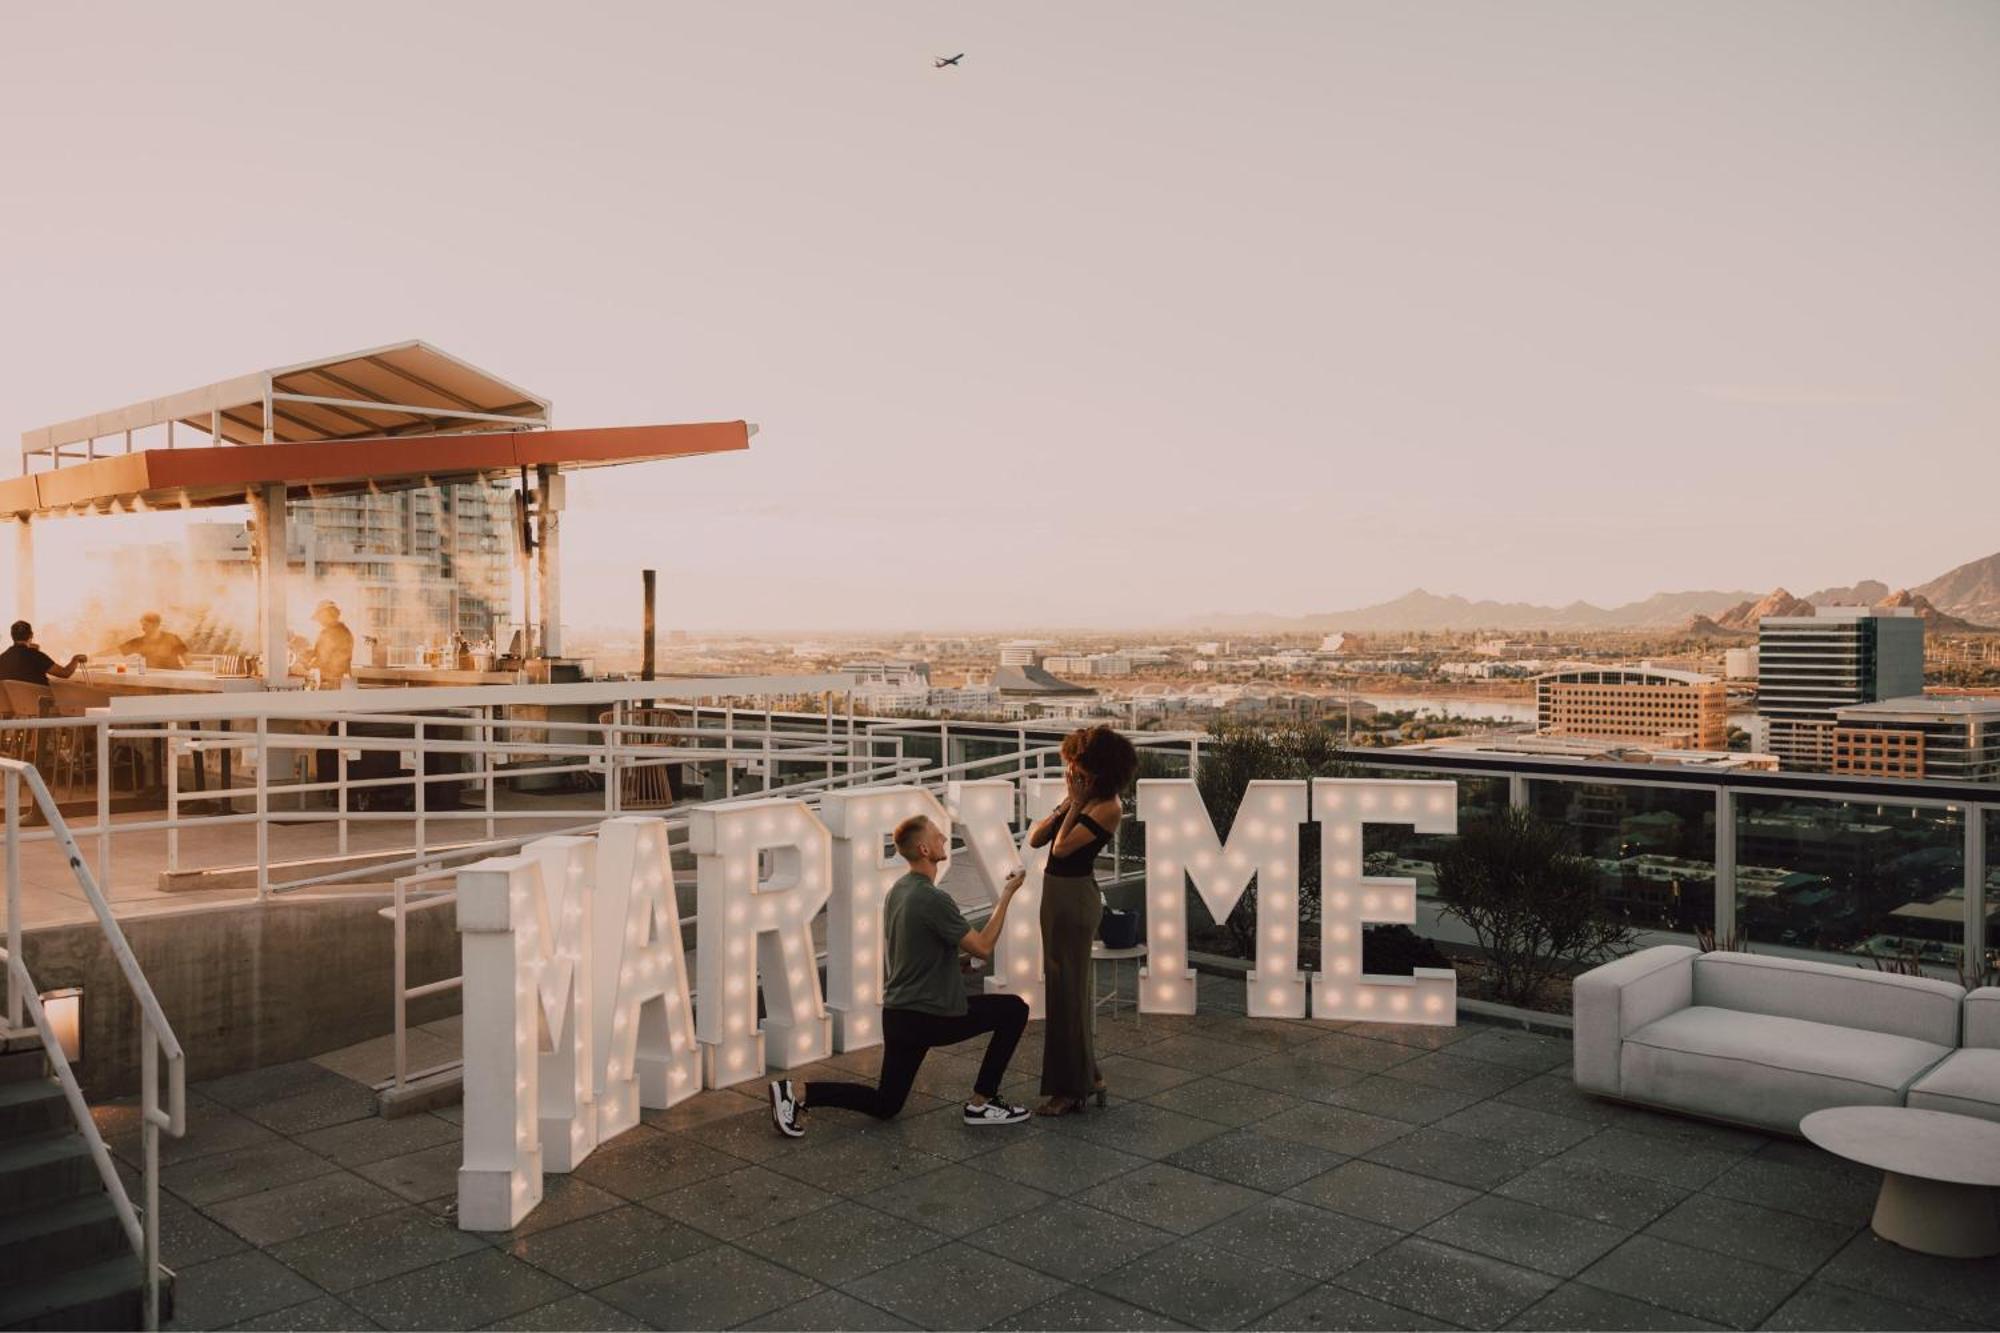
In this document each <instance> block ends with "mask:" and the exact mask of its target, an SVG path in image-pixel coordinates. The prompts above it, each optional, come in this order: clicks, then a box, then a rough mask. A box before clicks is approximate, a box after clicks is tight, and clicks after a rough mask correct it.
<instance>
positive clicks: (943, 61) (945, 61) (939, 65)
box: [931, 51, 965, 69]
mask: <svg viewBox="0 0 2000 1333" xmlns="http://www.w3.org/2000/svg"><path fill="white" fill-rule="evenodd" d="M963 59H965V52H963V51H960V52H959V53H958V54H957V55H955V56H939V57H938V58H937V59H936V60H933V61H931V68H932V69H943V68H944V67H945V66H946V65H956V64H957V63H958V62H959V61H961V60H963Z"/></svg>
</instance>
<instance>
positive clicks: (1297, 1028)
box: [1202, 1016, 1330, 1051]
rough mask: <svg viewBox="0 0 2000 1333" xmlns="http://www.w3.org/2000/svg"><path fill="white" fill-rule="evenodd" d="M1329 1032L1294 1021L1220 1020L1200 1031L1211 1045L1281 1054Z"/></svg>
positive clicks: (1269, 1019)
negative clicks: (1243, 1047)
mask: <svg viewBox="0 0 2000 1333" xmlns="http://www.w3.org/2000/svg"><path fill="white" fill-rule="evenodd" d="M1328 1031H1330V1029H1323V1028H1319V1027H1315V1026H1313V1025H1312V1024H1311V1023H1309V1022H1305V1021H1302V1020H1299V1019H1295V1018H1236V1017H1234V1016H1231V1017H1227V1018H1222V1019H1220V1020H1218V1021H1217V1022H1215V1023H1212V1024H1210V1025H1209V1026H1208V1027H1206V1028H1204V1029H1203V1030H1202V1035H1203V1036H1205V1037H1207V1038H1209V1039H1210V1040H1211V1041H1223V1042H1229V1043H1231V1044H1232V1045H1238V1046H1254V1047H1256V1048H1257V1049H1259V1050H1264V1051H1282V1050H1285V1049H1286V1048H1288V1047H1292V1046H1302V1045H1304V1044H1305V1043H1306V1042H1309V1041H1318V1040H1319V1039H1320V1038H1321V1037H1324V1036H1326V1035H1327V1033H1328Z"/></svg>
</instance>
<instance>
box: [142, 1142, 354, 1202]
mask: <svg viewBox="0 0 2000 1333" xmlns="http://www.w3.org/2000/svg"><path fill="white" fill-rule="evenodd" d="M336 1169H337V1168H336V1167H335V1166H334V1164H333V1163H332V1162H329V1161H327V1160H326V1158H324V1157H321V1156H320V1155H319V1154H318V1153H314V1152H307V1151H306V1150H305V1149H304V1148H301V1147H299V1146H298V1145H297V1144H295V1143H290V1142H287V1141H285V1140H283V1139H274V1140H272V1141H271V1142H269V1143H261V1144H258V1145H256V1146H255V1147H250V1148H242V1149H238V1150H236V1151H233V1152H224V1153H217V1154H215V1155H213V1156H208V1157H196V1158H192V1159H190V1160H188V1161H185V1162H179V1163H176V1164H175V1165H173V1166H169V1167H163V1168H162V1169H161V1171H160V1186H161V1188H163V1189H166V1190H170V1191H172V1192H173V1193H175V1194H178V1195H179V1196H180V1197H181V1198H183V1199H186V1200H187V1201H188V1202H189V1203H192V1204H195V1205H197V1206H201V1207H206V1206H208V1205H209V1204H214V1203H220V1202H222V1201H223V1200H224V1199H233V1198H235V1197H237V1196H238V1195H240V1194H250V1193H253V1192H255V1191H257V1190H267V1189H272V1188H274V1187H276V1186H279V1185H289V1184H291V1183H292V1182H293V1181H298V1180H309V1179H311V1178H312V1177H314V1176H323V1175H326V1174H327V1173H328V1172H330V1171H334V1170H336Z"/></svg>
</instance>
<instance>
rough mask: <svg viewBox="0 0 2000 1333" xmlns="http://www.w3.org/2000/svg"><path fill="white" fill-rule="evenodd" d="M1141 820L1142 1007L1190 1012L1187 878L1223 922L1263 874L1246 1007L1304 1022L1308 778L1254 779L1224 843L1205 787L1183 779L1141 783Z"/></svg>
mask: <svg viewBox="0 0 2000 1333" xmlns="http://www.w3.org/2000/svg"><path fill="white" fill-rule="evenodd" d="M1139 818H1140V819H1142V820H1144V821H1145V823H1146V955H1147V957H1146V966H1145V967H1144V968H1142V969H1141V970H1140V973H1139V1011H1140V1012H1141V1013H1149V1014H1191V1013H1193V1012H1194V1010H1195V974H1194V969H1192V968H1190V967H1189V966H1188V962H1187V880H1188V878H1189V877H1192V878H1193V880H1194V886H1195V890H1196V891H1197V892H1198V893H1200V894H1201V900H1202V902H1203V904H1204V905H1206V906H1207V908H1208V911H1209V915H1210V916H1212V917H1213V918H1214V919H1215V920H1217V921H1223V920H1225V919H1227V918H1228V916H1229V913H1230V911H1231V910H1232V909H1233V908H1235V906H1236V903H1237V900H1238V899H1240V898H1241V897H1242V896H1243V892H1244V890H1245V889H1247V888H1249V886H1250V878H1251V876H1252V875H1255V876H1256V878H1257V885H1258V889H1257V968H1256V970H1255V971H1253V972H1251V973H1250V975H1249V978H1248V984H1247V990H1246V992H1245V997H1244V998H1245V1005H1246V1008H1247V1010H1248V1012H1249V1014H1250V1016H1251V1017H1253V1018H1304V1017H1305V1013H1306V982H1305V976H1304V974H1303V973H1301V972H1300V971H1299V941H1298V931H1297V929H1296V926H1297V924H1298V919H1299V825H1301V824H1303V823H1304V822H1305V819H1306V784H1305V783H1303V782H1271V781H1258V782H1252V783H1251V784H1250V785H1249V786H1247V787H1245V788H1244V790H1243V800H1242V803H1241V804H1240V805H1239V806H1238V807H1237V811H1236V821H1235V823H1233V824H1232V825H1231V826H1230V829H1229V842H1228V844H1227V845H1226V846H1224V845H1223V844H1222V842H1221V840H1220V839H1219V838H1217V836H1216V833H1215V825H1214V823H1213V822H1211V821H1210V820H1209V818H1208V811H1207V808H1206V806H1204V805H1203V803H1202V799H1201V792H1200V791H1199V789H1197V788H1196V786H1195V784H1194V783H1192V782H1190V781H1187V780H1186V779H1159V778H1148V779H1146V780H1144V781H1142V782H1141V783H1140V784H1139Z"/></svg>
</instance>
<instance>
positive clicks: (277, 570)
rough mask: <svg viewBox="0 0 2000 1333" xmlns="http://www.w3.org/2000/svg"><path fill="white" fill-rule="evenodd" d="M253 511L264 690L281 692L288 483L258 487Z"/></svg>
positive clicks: (282, 682) (288, 571) (283, 654)
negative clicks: (286, 487) (255, 532)
mask: <svg viewBox="0 0 2000 1333" xmlns="http://www.w3.org/2000/svg"><path fill="white" fill-rule="evenodd" d="M251 509H252V512H253V513H254V514H255V515H256V520H257V591H258V593H259V594H260V598H259V603H260V604H259V608H258V610H259V623H258V628H259V629H260V630H261V631H262V635H261V640H260V642H261V651H262V652H263V654H264V687H265V688H266V689H272V690H275V689H282V688H283V687H284V685H285V681H286V676H287V672H286V670H285V656H286V648H285V629H286V624H287V621H288V615H287V612H286V607H285V593H286V586H287V584H288V583H289V582H290V570H289V566H288V565H287V564H286V562H285V545H286V539H285V483H283V482H281V481H279V482H268V483H266V484H265V485H263V486H261V487H259V488H258V489H257V491H256V492H255V493H254V495H253V496H252V500H251ZM331 683H338V682H331Z"/></svg>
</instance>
